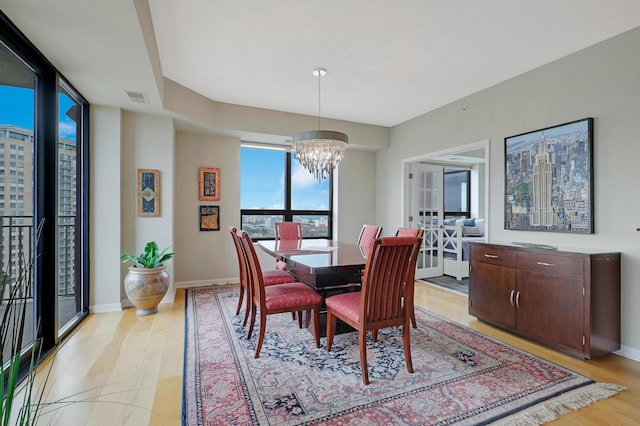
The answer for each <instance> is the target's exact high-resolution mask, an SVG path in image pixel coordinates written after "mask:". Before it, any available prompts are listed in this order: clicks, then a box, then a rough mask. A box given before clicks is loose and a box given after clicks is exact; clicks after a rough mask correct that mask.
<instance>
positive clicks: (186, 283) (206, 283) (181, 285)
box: [174, 277, 240, 288]
mask: <svg viewBox="0 0 640 426" xmlns="http://www.w3.org/2000/svg"><path fill="white" fill-rule="evenodd" d="M238 282H240V278H237V277H236V278H220V279H217V280H198V281H180V282H176V283H174V285H175V287H176V288H190V287H209V286H212V285H226V284H238Z"/></svg>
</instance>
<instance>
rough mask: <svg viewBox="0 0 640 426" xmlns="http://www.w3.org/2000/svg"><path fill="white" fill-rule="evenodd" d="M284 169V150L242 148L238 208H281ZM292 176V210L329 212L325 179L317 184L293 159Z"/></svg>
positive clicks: (327, 187)
mask: <svg viewBox="0 0 640 426" xmlns="http://www.w3.org/2000/svg"><path fill="white" fill-rule="evenodd" d="M284 169H285V152H284V151H280V150H268V149H255V148H246V147H243V148H242V149H241V150H240V185H241V187H242V190H241V199H240V208H242V209H283V208H284ZM291 175H292V176H291V192H292V194H291V198H292V200H291V203H292V206H291V208H292V209H295V210H311V209H313V210H328V209H329V180H328V179H327V180H324V181H321V182H318V181H316V180H315V179H314V177H313V175H312V174H311V173H309V172H308V171H307V170H306V169H305V168H304V167H302V166H301V165H300V163H298V162H297V161H296V160H295V159H293V164H292V173H291ZM222 179H224V176H223V177H222Z"/></svg>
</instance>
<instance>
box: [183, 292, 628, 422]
mask: <svg viewBox="0 0 640 426" xmlns="http://www.w3.org/2000/svg"><path fill="white" fill-rule="evenodd" d="M237 300H238V291H237V286H232V287H230V286H224V287H214V288H206V289H193V290H189V291H188V292H187V297H186V305H187V306H186V320H185V364H184V384H183V425H214V424H220V425H307V424H323V425H347V424H357V425H364V424H366V425H391V424H393V425H450V424H456V425H477V424H489V423H493V422H496V424H515V423H516V422H519V421H526V422H527V423H525V424H541V423H544V422H547V421H551V420H553V419H554V418H555V417H556V414H557V413H563V412H566V411H567V409H579V408H581V407H584V406H586V405H588V404H590V403H592V402H594V401H597V400H598V399H602V398H606V397H609V396H612V395H614V394H615V393H616V392H618V391H620V390H623V389H624V388H622V387H620V386H617V385H611V384H606V383H594V382H593V381H592V380H590V379H588V378H586V377H583V376H581V375H579V374H577V373H575V372H572V371H570V370H567V369H565V368H563V367H560V366H558V365H555V364H552V363H549V362H547V361H544V360H542V359H540V358H537V357H535V356H533V355H531V354H528V353H526V352H523V351H521V350H519V349H516V348H513V347H511V346H508V345H505V344H503V343H500V342H498V341H497V340H494V339H492V338H490V337H487V336H484V335H482V334H480V333H478V332H476V331H474V330H471V329H469V328H466V327H463V326H461V325H458V324H456V323H453V322H451V321H449V320H447V319H445V318H442V317H439V316H437V315H435V314H433V313H430V312H428V311H426V310H423V309H420V308H418V307H416V318H417V321H418V328H417V329H411V352H412V358H413V366H414V369H415V372H414V373H413V374H409V373H407V370H406V367H405V362H404V355H403V349H402V337H401V332H400V329H399V328H388V329H383V330H380V333H379V337H378V342H377V343H373V342H372V341H371V340H370V339H369V341H368V343H367V354H368V360H369V377H370V380H371V384H370V385H368V386H365V385H363V384H362V381H361V370H360V362H359V350H358V336H357V333H355V332H352V333H346V334H340V335H337V336H336V337H335V339H334V346H333V348H332V351H331V352H327V351H326V348H325V339H324V338H323V339H322V340H321V344H322V346H321V347H320V348H316V347H315V344H314V342H313V337H312V335H311V333H310V332H309V331H308V330H306V329H299V328H298V325H297V322H296V321H293V320H292V319H291V315H290V314H278V315H270V316H268V318H267V332H266V336H265V342H264V345H263V348H262V352H261V354H260V357H259V358H258V359H255V358H254V357H253V355H254V351H255V344H256V335H257V333H254V336H253V337H252V339H251V340H247V339H246V331H247V330H246V328H243V327H242V316H243V315H242V312H241V313H240V315H238V316H236V315H234V313H235V307H236V304H237Z"/></svg>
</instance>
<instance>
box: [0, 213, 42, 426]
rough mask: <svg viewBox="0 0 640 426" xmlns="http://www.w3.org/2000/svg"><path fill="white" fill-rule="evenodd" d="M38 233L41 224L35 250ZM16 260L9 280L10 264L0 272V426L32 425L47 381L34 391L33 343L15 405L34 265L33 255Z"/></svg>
mask: <svg viewBox="0 0 640 426" xmlns="http://www.w3.org/2000/svg"><path fill="white" fill-rule="evenodd" d="M41 230H42V223H41V224H40V225H39V226H38V229H37V234H36V246H37V241H38V239H39V237H40V231H41ZM19 256H20V257H21V258H22V262H20V263H21V265H22V267H21V268H20V270H19V271H18V274H17V276H16V277H13V278H12V277H11V276H10V274H8V273H6V272H5V270H6V271H11V270H12V269H11V265H10V264H8V265H7V267H6V269H5V270H2V271H1V272H0V301H1V302H2V305H3V308H4V312H3V314H2V324H1V325H0V354H1V356H2V360H3V361H4V358H5V356H6V357H7V358H8V361H7V363H6V364H4V363H3V366H2V368H0V395H3V396H4V399H3V400H2V405H0V424H2V426H8V425H9V424H15V425H35V424H36V420H37V418H38V415H39V412H40V410H41V409H42V407H43V404H42V398H43V395H44V389H45V386H46V383H47V381H48V378H49V374H48V373H47V376H46V379H45V381H44V384H43V385H42V387H41V388H40V389H39V390H37V389H36V387H35V375H36V369H37V364H38V359H39V358H40V349H36V348H40V347H41V345H40V344H38V342H33V343H34V344H33V345H32V346H31V354H30V361H29V369H28V371H27V373H26V376H25V378H24V380H25V381H26V385H25V386H24V388H23V389H22V390H21V392H24V397H23V398H22V397H21V398H20V399H19V401H21V402H20V403H19V404H17V405H16V401H18V400H16V399H15V398H16V395H17V393H18V385H19V384H20V380H21V377H20V375H19V371H20V358H21V355H22V341H23V333H24V326H25V323H28V321H27V317H26V315H27V297H28V296H29V295H31V293H32V288H33V265H34V254H33V253H28V258H27V257H26V256H25V253H24V252H22V251H21V252H20V253H19ZM9 262H10V260H9ZM38 328H39V327H38ZM36 335H37V333H36ZM15 410H17V412H16V411H15ZM11 422H13V423H11Z"/></svg>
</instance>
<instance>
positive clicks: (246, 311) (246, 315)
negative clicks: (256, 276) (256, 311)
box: [242, 292, 253, 327]
mask: <svg viewBox="0 0 640 426" xmlns="http://www.w3.org/2000/svg"><path fill="white" fill-rule="evenodd" d="M245 305H246V306H245V307H244V319H243V320H242V326H243V327H244V326H245V325H247V319H248V318H249V313H250V312H251V310H252V309H253V304H252V303H251V295H250V294H249V292H247V303H245Z"/></svg>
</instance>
